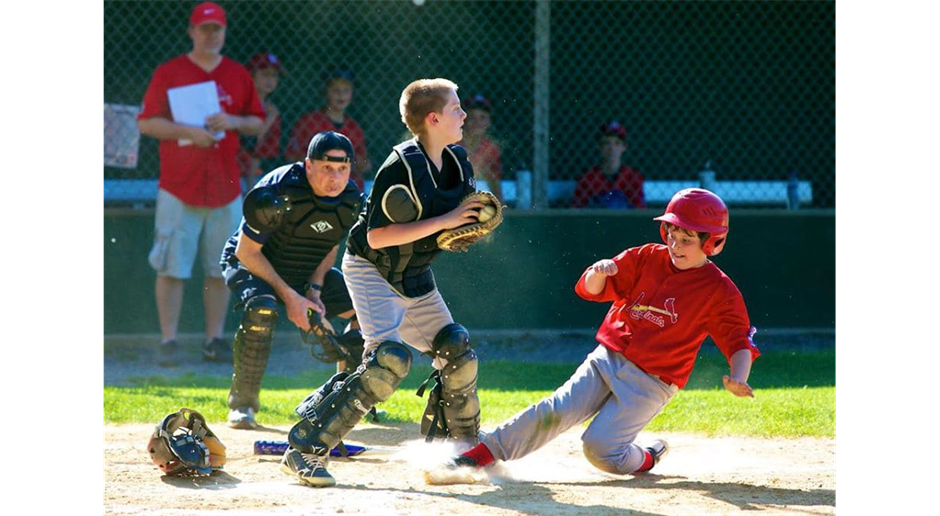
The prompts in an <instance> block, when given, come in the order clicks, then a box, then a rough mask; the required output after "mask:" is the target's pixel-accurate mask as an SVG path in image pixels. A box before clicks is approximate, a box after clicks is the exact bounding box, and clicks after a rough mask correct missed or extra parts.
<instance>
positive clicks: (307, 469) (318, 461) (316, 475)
mask: <svg viewBox="0 0 940 516" xmlns="http://www.w3.org/2000/svg"><path fill="white" fill-rule="evenodd" d="M281 471H283V472H284V473H287V474H288V475H290V476H292V477H297V479H298V480H300V481H301V482H302V483H304V484H307V485H308V486H312V487H331V486H335V485H336V479H335V478H333V475H330V472H329V471H327V470H326V464H325V463H324V457H320V456H318V455H312V454H308V453H300V452H299V451H297V450H295V449H294V448H288V449H287V451H286V452H284V457H283V458H282V459H281Z"/></svg>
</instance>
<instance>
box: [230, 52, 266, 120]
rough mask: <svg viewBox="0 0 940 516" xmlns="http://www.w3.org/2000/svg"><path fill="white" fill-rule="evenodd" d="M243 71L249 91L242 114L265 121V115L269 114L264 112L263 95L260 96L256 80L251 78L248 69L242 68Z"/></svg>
mask: <svg viewBox="0 0 940 516" xmlns="http://www.w3.org/2000/svg"><path fill="white" fill-rule="evenodd" d="M239 66H240V65H239ZM242 71H243V72H244V73H243V74H242V77H243V78H244V79H243V80H244V81H245V83H246V84H245V88H246V89H247V91H248V98H246V99H245V105H244V106H242V111H241V116H256V117H258V118H260V119H261V121H262V122H263V121H264V117H265V116H267V115H265V114H264V106H262V105H261V97H259V96H258V90H257V89H255V82H254V81H253V80H252V79H251V74H249V73H248V70H245V69H244V68H242ZM235 114H239V113H235Z"/></svg>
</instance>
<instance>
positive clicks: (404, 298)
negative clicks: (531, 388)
mask: <svg viewBox="0 0 940 516" xmlns="http://www.w3.org/2000/svg"><path fill="white" fill-rule="evenodd" d="M399 110H400V112H401V118H402V121H403V122H404V123H405V125H406V126H407V127H408V130H409V131H410V132H411V133H412V134H413V135H414V136H415V137H414V138H413V139H411V140H408V141H405V142H403V143H401V144H399V145H396V146H395V147H394V148H393V149H392V152H391V154H389V156H388V158H387V159H386V160H385V163H384V164H383V165H382V167H381V168H380V169H379V170H378V172H377V173H376V177H375V182H374V186H373V188H372V192H371V194H370V195H369V198H368V199H367V201H366V205H365V208H364V210H363V211H362V212H361V213H360V215H359V220H358V221H357V222H356V224H355V225H354V226H353V228H352V229H351V230H350V236H349V240H348V241H347V248H346V253H345V255H344V256H343V264H342V268H343V274H344V275H345V277H346V284H347V286H348V288H349V293H350V296H351V297H352V302H353V306H354V307H355V309H356V313H357V315H358V318H359V324H360V327H361V329H362V336H363V339H364V340H365V352H364V354H363V364H362V365H361V366H360V367H359V368H358V369H357V370H356V371H355V372H353V373H352V374H347V373H338V374H337V375H335V376H334V377H333V378H331V379H330V380H329V381H328V382H327V383H326V384H324V385H323V386H322V387H320V388H319V389H318V390H317V391H315V392H313V393H312V394H311V395H310V396H308V397H307V399H305V400H304V401H303V402H302V403H301V404H300V406H298V407H297V412H298V414H300V415H301V416H302V419H301V421H300V422H299V423H297V424H296V425H295V426H294V427H293V428H292V429H291V431H290V433H289V435H288V439H289V441H290V444H291V448H290V449H288V451H287V452H286V453H285V455H284V460H283V461H282V469H283V470H284V471H285V472H286V473H288V474H290V475H293V476H296V477H297V478H298V479H299V480H300V481H301V482H302V483H304V484H307V485H311V486H316V487H321V486H331V485H335V483H336V481H335V479H334V478H333V477H332V476H331V475H330V474H329V472H327V470H326V468H325V464H324V460H325V457H326V456H327V454H328V452H329V450H330V449H331V448H333V447H335V446H336V445H337V444H338V443H339V442H340V441H341V440H342V439H343V437H345V436H346V435H347V434H348V433H349V432H350V431H351V430H352V429H353V427H354V426H355V425H356V424H357V423H358V422H359V421H360V420H361V419H362V416H363V415H364V414H365V413H366V412H367V411H368V410H370V409H371V408H372V407H373V406H374V405H375V404H376V403H379V402H382V401H385V400H387V399H388V398H389V397H390V396H391V395H392V393H393V392H394V391H395V389H396V388H397V387H398V385H399V383H400V382H401V381H402V379H404V378H405V376H407V375H408V371H409V370H410V368H411V361H412V353H411V350H410V349H408V348H407V347H406V346H405V345H404V343H407V344H408V345H410V346H411V347H413V348H415V349H417V350H418V351H420V352H421V353H424V354H426V355H429V356H430V357H432V360H433V367H434V369H435V374H434V375H432V377H433V378H434V380H435V386H434V387H433V388H432V390H431V393H430V395H429V400H428V408H427V409H426V412H425V415H424V417H423V418H422V423H421V433H422V434H423V435H426V436H428V438H429V439H431V438H433V437H436V436H439V437H443V438H452V439H455V440H457V441H460V442H464V443H466V446H467V448H469V447H471V446H473V445H475V444H476V443H477V442H479V440H478V432H479V427H480V402H479V399H478V397H477V392H476V381H477V357H476V354H475V353H474V351H473V350H472V349H471V347H470V336H469V334H468V333H467V330H466V328H464V327H463V326H462V325H460V324H457V323H455V322H454V318H453V317H452V316H451V313H450V310H448V308H447V305H446V304H445V303H444V299H443V298H442V297H441V294H440V292H438V290H437V286H436V285H435V282H434V274H433V273H432V272H431V262H432V261H433V260H434V259H435V258H436V257H437V256H438V254H440V252H441V247H440V246H439V244H438V237H439V236H442V232H443V233H446V230H450V229H454V228H459V227H461V226H465V225H468V224H475V223H477V220H478V215H479V211H480V210H481V209H482V208H483V207H484V202H481V201H480V200H476V199H474V198H470V199H467V196H468V195H469V194H471V193H473V192H474V191H475V189H476V186H475V182H474V179H473V167H472V166H471V165H470V161H469V160H468V159H467V153H466V151H465V150H464V149H463V148H462V147H460V146H458V145H455V143H456V142H458V141H460V139H461V138H462V136H463V130H462V127H463V123H464V119H465V118H466V116H467V114H466V113H465V112H464V110H463V109H461V107H460V99H459V98H458V97H457V85H456V84H454V83H453V82H451V81H449V80H446V79H422V80H418V81H415V82H413V83H411V84H409V85H408V86H407V87H406V88H405V89H404V91H403V92H402V94H401V100H400V101H399ZM497 209H498V208H497ZM430 380H431V379H430V378H429V381H430ZM419 392H423V387H422V389H421V391H419Z"/></svg>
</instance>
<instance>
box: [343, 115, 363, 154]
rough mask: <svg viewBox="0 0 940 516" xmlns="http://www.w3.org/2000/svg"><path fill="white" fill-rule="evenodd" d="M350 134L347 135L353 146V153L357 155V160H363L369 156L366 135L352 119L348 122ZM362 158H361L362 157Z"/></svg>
mask: <svg viewBox="0 0 940 516" xmlns="http://www.w3.org/2000/svg"><path fill="white" fill-rule="evenodd" d="M348 124H349V134H347V135H346V137H347V138H349V141H350V142H352V144H353V152H355V153H356V159H357V160H361V159H365V158H367V157H368V156H369V154H368V153H367V152H366V134H365V133H364V132H363V131H362V128H361V127H359V124H358V123H357V122H356V121H355V120H353V119H352V118H350V119H349V121H348ZM360 156H361V157H360Z"/></svg>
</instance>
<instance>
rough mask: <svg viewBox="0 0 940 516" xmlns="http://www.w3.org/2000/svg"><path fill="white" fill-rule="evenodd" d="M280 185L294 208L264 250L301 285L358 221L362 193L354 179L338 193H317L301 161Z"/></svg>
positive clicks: (282, 273) (279, 270) (282, 271)
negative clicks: (322, 195)
mask: <svg viewBox="0 0 940 516" xmlns="http://www.w3.org/2000/svg"><path fill="white" fill-rule="evenodd" d="M278 189H279V190H280V192H281V193H283V194H288V195H289V196H290V198H291V209H290V211H289V212H288V213H287V216H286V220H285V222H284V224H282V225H281V227H280V228H278V229H277V231H275V232H274V234H273V235H272V236H271V238H270V239H269V240H268V241H267V242H265V244H264V247H262V249H261V252H262V253H263V254H264V256H265V257H267V259H268V260H269V261H270V262H271V265H273V266H274V270H275V271H277V273H278V274H279V275H280V276H281V278H282V279H284V281H285V282H286V283H287V284H289V285H300V284H303V283H304V282H305V281H307V280H308V279H309V278H310V275H311V274H312V273H313V271H314V270H316V268H317V265H319V264H320V262H321V261H323V258H324V257H325V256H326V255H327V254H328V253H329V252H330V250H331V249H333V247H334V246H335V245H336V244H338V243H339V241H340V240H341V239H342V238H343V235H344V234H345V233H346V231H347V230H348V229H349V228H350V227H351V226H352V225H353V223H355V222H356V217H357V215H358V213H359V206H360V202H361V197H360V194H359V190H358V189H357V188H356V186H355V183H353V182H352V181H350V182H349V184H348V185H347V186H346V190H344V191H343V193H342V194H340V195H339V196H338V197H334V198H322V197H316V196H315V195H313V190H312V189H311V188H310V183H308V182H307V176H306V174H305V171H304V167H303V166H302V165H300V164H296V165H294V167H293V168H292V169H291V170H290V171H289V172H288V173H287V174H286V175H285V176H284V178H283V179H282V180H281V182H280V184H279V185H278Z"/></svg>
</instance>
